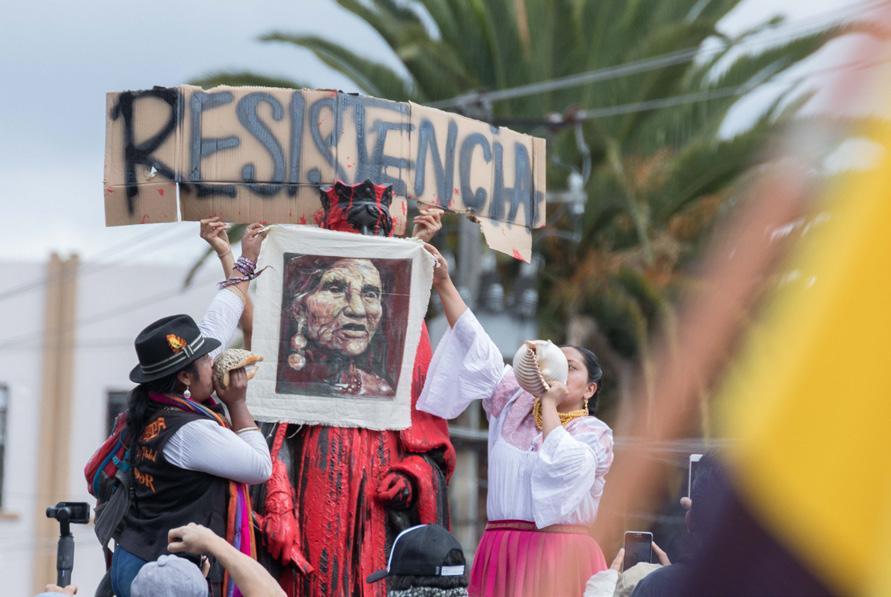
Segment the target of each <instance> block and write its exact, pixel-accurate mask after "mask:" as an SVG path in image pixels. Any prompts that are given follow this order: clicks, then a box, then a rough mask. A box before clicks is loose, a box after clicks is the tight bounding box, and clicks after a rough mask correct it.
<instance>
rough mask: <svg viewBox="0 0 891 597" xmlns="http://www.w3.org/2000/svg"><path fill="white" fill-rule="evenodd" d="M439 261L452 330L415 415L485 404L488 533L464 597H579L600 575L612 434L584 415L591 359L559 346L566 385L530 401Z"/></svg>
mask: <svg viewBox="0 0 891 597" xmlns="http://www.w3.org/2000/svg"><path fill="white" fill-rule="evenodd" d="M427 248H428V250H429V251H430V252H431V254H433V256H434V257H435V258H436V261H437V265H436V269H435V272H434V280H433V287H434V289H435V290H436V291H437V293H438V294H439V297H440V299H441V301H442V304H443V309H444V311H445V315H446V318H447V319H448V322H449V330H448V331H447V332H446V334H445V335H444V336H443V338H442V340H440V342H439V345H438V346H437V347H436V352H435V353H434V355H433V360H432V362H431V363H430V369H429V371H428V372H427V380H426V382H425V385H424V390H423V392H422V394H421V397H420V399H419V400H418V408H419V409H420V410H424V411H427V412H429V413H432V414H435V415H438V416H441V417H444V418H448V419H451V418H455V417H457V416H458V415H460V414H461V412H463V411H464V409H466V408H467V407H468V406H469V405H470V403H471V402H472V401H474V400H482V404H483V409H484V410H485V411H486V415H487V417H488V419H489V478H488V482H489V483H488V487H489V492H488V497H487V505H486V509H487V517H488V521H489V522H488V523H487V525H486V531H485V533H484V534H483V537H482V540H481V541H480V545H479V547H478V548H477V552H476V556H475V557H474V560H473V569H472V571H471V579H470V587H469V591H470V594H471V595H511V596H513V595H517V596H519V595H552V596H562V595H581V593H582V592H583V590H584V586H585V582H586V581H587V579H588V578H589V577H590V576H591V575H592V574H594V573H596V572H598V571H599V570H603V569H605V568H606V561H605V560H604V557H603V552H602V551H601V549H600V547H599V546H598V545H597V542H596V541H595V540H594V539H593V537H592V536H591V535H590V534H589V531H588V529H589V527H590V525H591V523H593V522H594V519H595V518H596V517H597V508H598V505H599V504H600V498H601V496H602V495H603V487H604V482H605V478H604V477H605V476H606V473H607V471H609V467H610V465H611V464H612V461H613V439H612V431H611V430H610V428H609V427H608V426H607V425H606V424H605V423H604V422H603V421H601V420H600V419H598V418H596V417H594V416H591V415H589V410H590V411H593V408H594V403H595V402H596V397H597V393H598V390H599V388H600V379H601V377H602V371H601V369H600V366H599V364H598V363H597V358H596V357H595V356H594V354H593V353H591V352H590V351H588V350H586V349H583V348H578V347H570V346H565V347H562V350H563V353H564V354H565V355H566V358H567V360H568V361H569V377H568V379H567V382H566V384H565V385H564V384H560V383H553V384H551V388H550V390H548V391H547V392H546V393H545V394H543V395H542V396H540V397H538V398H535V397H533V396H532V395H530V394H529V393H528V392H526V391H525V390H523V389H521V388H520V386H519V385H518V384H517V380H516V378H515V376H514V373H513V371H512V369H511V367H509V366H505V365H504V360H503V358H502V355H501V352H500V351H499V350H498V348H497V346H495V344H494V343H493V342H492V340H491V339H490V338H489V336H488V335H487V334H486V332H485V330H484V329H483V328H482V326H481V325H480V323H479V322H478V321H477V319H476V317H474V315H473V313H472V312H471V311H470V310H469V309H468V308H467V305H465V304H464V301H463V300H462V299H461V296H460V295H459V294H458V291H457V289H456V288H455V286H454V284H453V283H452V281H451V279H450V277H449V273H448V266H447V264H446V261H445V260H444V259H443V257H442V255H440V254H439V252H438V251H437V250H436V249H435V248H434V247H432V246H431V245H427Z"/></svg>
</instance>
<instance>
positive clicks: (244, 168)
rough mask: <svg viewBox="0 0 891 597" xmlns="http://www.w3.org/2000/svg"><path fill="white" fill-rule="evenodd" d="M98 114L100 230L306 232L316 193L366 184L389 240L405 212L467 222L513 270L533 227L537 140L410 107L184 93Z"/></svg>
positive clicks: (134, 97) (539, 174) (141, 99)
mask: <svg viewBox="0 0 891 597" xmlns="http://www.w3.org/2000/svg"><path fill="white" fill-rule="evenodd" d="M106 115H107V121H106V140H105V184H104V189H105V222H106V225H107V226H118V225H124V224H145V223H152V222H173V221H176V220H177V219H178V216H177V209H179V213H180V217H181V218H182V219H183V220H198V219H201V218H206V217H210V216H220V217H221V218H223V219H224V220H226V221H228V222H243V223H247V222H254V221H261V220H262V221H266V222H270V223H294V224H312V223H314V222H315V221H316V220H315V219H316V216H317V215H318V212H319V211H320V209H321V202H320V200H319V189H320V187H322V186H326V185H330V184H333V183H334V182H335V181H336V180H341V181H344V182H346V183H348V184H355V183H358V182H362V181H363V180H366V179H370V180H371V181H372V182H375V183H377V184H390V185H393V205H392V206H391V209H390V213H391V214H392V216H393V220H394V227H395V229H396V231H397V233H399V234H402V233H404V230H405V228H406V225H407V223H408V222H407V221H406V220H407V213H408V204H407V201H408V200H410V199H414V200H417V201H419V202H421V203H425V204H428V205H435V206H439V207H442V208H443V209H447V210H450V211H453V212H457V213H473V214H475V215H476V216H478V217H479V218H480V221H485V222H487V224H486V225H485V226H484V227H483V230H484V232H485V234H486V239H487V242H489V245H490V246H491V247H492V248H495V249H497V250H500V251H504V252H506V253H508V254H511V255H514V256H519V258H524V259H528V258H529V255H530V254H531V234H530V232H531V229H532V228H540V227H542V226H544V224H545V190H546V189H545V171H546V162H545V160H546V155H545V141H544V139H540V138H536V137H531V136H529V135H524V134H520V133H516V132H514V131H511V130H510V129H507V128H504V127H493V126H491V125H489V124H487V123H484V122H480V121H476V120H473V119H470V118H466V117H463V116H460V115H457V114H452V113H449V112H443V111H440V110H435V109H432V108H427V107H425V106H420V105H418V104H414V103H410V102H392V101H388V100H383V99H378V98H374V97H366V96H359V95H351V94H346V93H341V92H337V91H330V90H312V89H300V90H293V89H279V88H265V87H215V88H213V89H210V90H207V91H205V90H203V89H201V88H199V87H194V86H188V85H184V86H180V87H170V88H166V87H155V88H154V89H150V90H144V91H125V92H120V93H109V94H108V95H107V99H106ZM177 190H178V191H179V202H178V203H177V194H176V193H177ZM487 229H488V232H486V230H487ZM492 238H497V239H498V242H497V243H493V241H492V240H491V239H492Z"/></svg>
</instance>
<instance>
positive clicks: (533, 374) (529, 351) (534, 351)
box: [514, 340, 569, 396]
mask: <svg viewBox="0 0 891 597" xmlns="http://www.w3.org/2000/svg"><path fill="white" fill-rule="evenodd" d="M514 374H515V375H516V376H517V382H518V383H519V384H520V387H521V388H523V389H524V390H526V391H527V392H529V393H530V394H532V395H533V396H541V395H542V394H544V393H545V392H547V391H548V389H549V388H550V382H552V381H559V382H560V383H566V379H567V378H568V377H569V363H568V362H567V361H566V355H564V354H563V351H562V350H560V347H558V346H557V345H555V344H554V343H553V342H551V341H550V340H527V341H526V342H525V343H524V344H523V345H522V346H520V348H519V350H517V353H516V354H515V355H514Z"/></svg>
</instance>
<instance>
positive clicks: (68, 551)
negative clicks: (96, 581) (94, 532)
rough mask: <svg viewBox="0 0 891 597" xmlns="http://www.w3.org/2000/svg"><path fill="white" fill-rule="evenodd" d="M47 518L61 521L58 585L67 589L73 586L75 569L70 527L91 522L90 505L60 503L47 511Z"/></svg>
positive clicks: (57, 570)
mask: <svg viewBox="0 0 891 597" xmlns="http://www.w3.org/2000/svg"><path fill="white" fill-rule="evenodd" d="M46 517H47V518H55V519H56V520H58V521H59V544H58V546H57V548H56V584H57V585H59V586H60V587H66V586H68V585H70V584H71V570H72V569H73V568H74V536H73V535H72V534H71V528H70V527H69V525H70V524H71V523H74V524H87V523H88V522H90V505H89V504H88V503H86V502H59V503H58V504H56V505H55V506H50V507H48V508H47V509H46Z"/></svg>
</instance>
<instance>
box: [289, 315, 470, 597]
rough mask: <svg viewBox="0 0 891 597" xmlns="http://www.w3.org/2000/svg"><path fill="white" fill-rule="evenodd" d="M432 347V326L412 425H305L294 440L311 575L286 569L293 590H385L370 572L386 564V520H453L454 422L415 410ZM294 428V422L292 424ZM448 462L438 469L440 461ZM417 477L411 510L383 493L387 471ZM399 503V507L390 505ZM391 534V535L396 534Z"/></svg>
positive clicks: (415, 380)
mask: <svg viewBox="0 0 891 597" xmlns="http://www.w3.org/2000/svg"><path fill="white" fill-rule="evenodd" d="M431 356H432V350H431V347H430V338H429V336H428V333H427V328H426V325H425V326H424V327H423V329H422V333H421V340H420V343H419V346H418V351H417V356H416V359H415V370H414V373H413V376H412V412H411V415H412V426H411V427H410V428H408V429H406V430H403V431H374V430H369V429H356V428H344V427H324V426H305V427H303V428H302V429H301V430H300V432H299V433H298V434H297V435H296V437H295V438H294V439H293V440H291V441H292V442H293V444H292V446H293V448H292V450H293V452H292V453H293V457H294V459H295V461H294V473H295V474H294V477H295V478H296V483H295V486H294V490H295V492H294V493H295V496H296V500H295V501H296V506H297V507H296V511H297V520H298V524H299V531H300V539H299V544H300V548H301V550H302V552H303V554H304V555H305V556H306V558H307V560H308V561H309V564H310V565H311V566H312V567H313V568H314V569H315V571H314V572H313V573H311V574H308V575H304V574H300V573H298V572H297V571H296V570H295V569H294V567H293V566H291V567H288V569H286V570H285V572H284V573H283V575H282V576H281V577H280V583H281V586H282V587H283V588H284V589H285V591H286V593H287V594H288V595H289V596H294V595H375V596H380V597H384V596H385V595H386V594H387V587H386V583H383V582H378V583H374V584H368V583H366V582H365V579H366V577H367V576H368V575H369V574H371V573H372V572H376V571H378V570H380V569H382V568H385V567H386V565H387V556H388V555H389V554H388V549H389V545H388V537H387V531H388V525H389V528H390V531H391V534H392V530H393V526H392V519H393V515H394V514H395V515H396V516H401V517H403V518H401V519H400V520H401V521H402V523H404V524H406V526H408V525H411V524H418V523H432V522H439V523H440V524H448V512H447V509H448V502H447V499H446V495H445V486H444V483H442V484H437V478H439V477H440V475H442V476H443V477H444V479H447V478H450V477H451V475H452V472H453V471H454V467H455V450H454V447H453V446H452V444H451V441H450V440H449V435H448V425H447V424H446V422H445V421H444V420H442V419H439V418H438V417H434V416H432V415H429V414H426V413H422V412H420V411H418V410H417V409H416V408H415V404H416V402H417V399H418V397H419V396H420V393H421V389H422V388H423V385H424V379H425V378H426V373H427V368H428V367H429V364H430V358H431ZM291 429H292V431H293V427H291ZM437 459H438V461H440V462H442V463H443V464H444V467H445V470H444V471H442V473H440V472H439V471H438V470H437V467H436V465H435V464H434V462H436V461H437ZM391 473H398V474H402V475H405V476H406V477H407V478H408V479H409V481H410V482H411V500H412V503H411V506H410V507H409V509H408V510H405V509H403V508H401V507H399V506H398V505H395V504H392V503H389V502H387V501H386V500H383V499H380V498H379V497H378V496H377V493H378V490H379V487H380V485H381V483H382V481H383V480H384V479H385V478H387V477H388V474H391ZM392 506H395V507H392ZM390 540H392V537H390Z"/></svg>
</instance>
